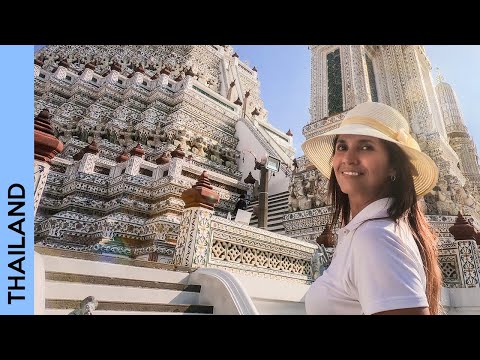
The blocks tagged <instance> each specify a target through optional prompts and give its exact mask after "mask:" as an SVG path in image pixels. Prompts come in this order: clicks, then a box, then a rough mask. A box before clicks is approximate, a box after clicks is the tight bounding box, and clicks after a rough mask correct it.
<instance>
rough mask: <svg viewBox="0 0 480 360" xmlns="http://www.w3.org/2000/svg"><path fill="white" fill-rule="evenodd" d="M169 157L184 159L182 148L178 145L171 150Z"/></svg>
mask: <svg viewBox="0 0 480 360" xmlns="http://www.w3.org/2000/svg"><path fill="white" fill-rule="evenodd" d="M170 155H172V158H180V159H183V158H184V157H185V152H184V151H183V149H182V147H181V145H180V144H178V146H177V148H176V149H175V150H173V151H172V152H171V153H170Z"/></svg>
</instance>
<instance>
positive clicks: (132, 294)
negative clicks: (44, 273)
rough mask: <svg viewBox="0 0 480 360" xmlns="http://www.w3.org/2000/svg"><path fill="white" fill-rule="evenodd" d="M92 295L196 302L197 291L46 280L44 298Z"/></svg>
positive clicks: (140, 300)
mask: <svg viewBox="0 0 480 360" xmlns="http://www.w3.org/2000/svg"><path fill="white" fill-rule="evenodd" d="M87 296H94V297H95V299H96V300H97V301H98V302H99V303H101V302H128V303H130V302H131V303H149V304H181V305H185V304H198V300H199V296H200V294H199V291H194V292H192V291H181V290H170V289H159V288H142V287H132V286H116V285H104V284H90V283H77V282H63V281H50V280H48V281H46V284H45V299H47V300H50V299H57V300H72V301H73V300H75V301H77V300H78V301H81V300H82V299H85V298H86V297H87Z"/></svg>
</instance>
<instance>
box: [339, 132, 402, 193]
mask: <svg viewBox="0 0 480 360" xmlns="http://www.w3.org/2000/svg"><path fill="white" fill-rule="evenodd" d="M389 160H390V159H389V156H388V152H387V148H386V145H385V144H384V142H383V141H382V140H380V139H378V138H375V137H371V136H364V135H339V136H338V139H337V143H336V144H335V152H334V155H333V159H332V164H333V170H334V171H335V176H336V178H337V181H338V185H339V186H340V189H341V190H342V192H344V193H345V194H348V196H349V199H350V200H352V198H355V199H356V201H361V202H363V201H364V202H372V201H375V200H378V199H380V198H382V197H384V196H385V195H386V194H387V191H388V189H389V186H390V183H391V180H390V176H392V175H395V170H394V169H393V168H392V167H391V165H390V161H389Z"/></svg>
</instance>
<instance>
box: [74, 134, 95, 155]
mask: <svg viewBox="0 0 480 360" xmlns="http://www.w3.org/2000/svg"><path fill="white" fill-rule="evenodd" d="M98 152H99V150H98V146H97V143H96V142H95V139H94V140H93V141H92V142H91V143H90V144H88V145H87V146H85V147H84V148H83V149H82V150H80V151H79V152H78V153H77V154H75V155H74V156H73V160H82V158H83V155H85V154H93V155H96V154H98Z"/></svg>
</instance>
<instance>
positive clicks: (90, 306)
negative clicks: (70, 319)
mask: <svg viewBox="0 0 480 360" xmlns="http://www.w3.org/2000/svg"><path fill="white" fill-rule="evenodd" d="M97 307H98V301H97V299H95V297H94V296H87V297H86V298H85V299H83V300H82V302H81V303H80V307H79V308H78V309H75V310H73V311H72V312H71V313H69V314H68V315H93V312H94V311H95V309H96V308H97Z"/></svg>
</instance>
